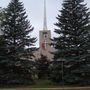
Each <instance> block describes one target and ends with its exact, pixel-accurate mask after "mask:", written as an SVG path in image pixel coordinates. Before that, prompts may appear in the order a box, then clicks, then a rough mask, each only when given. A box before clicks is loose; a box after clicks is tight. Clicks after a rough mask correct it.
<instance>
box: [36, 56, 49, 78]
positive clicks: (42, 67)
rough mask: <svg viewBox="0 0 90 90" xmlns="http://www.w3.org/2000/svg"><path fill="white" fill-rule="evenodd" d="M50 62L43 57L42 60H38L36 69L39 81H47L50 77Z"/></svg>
mask: <svg viewBox="0 0 90 90" xmlns="http://www.w3.org/2000/svg"><path fill="white" fill-rule="evenodd" d="M48 67H49V60H48V59H47V57H46V56H44V55H41V58H39V59H38V60H36V69H37V75H38V78H39V79H45V78H47V77H48Z"/></svg>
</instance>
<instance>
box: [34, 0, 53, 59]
mask: <svg viewBox="0 0 90 90" xmlns="http://www.w3.org/2000/svg"><path fill="white" fill-rule="evenodd" d="M50 39H51V31H50V30H48V28H47V17H46V0H44V23H43V30H41V31H39V50H38V51H36V52H35V58H36V59H38V58H40V56H41V55H44V56H46V57H47V58H48V59H49V60H52V58H53V55H52V54H51V53H50V52H52V51H53V47H51V46H50V44H51V40H50Z"/></svg>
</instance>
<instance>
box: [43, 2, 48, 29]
mask: <svg viewBox="0 0 90 90" xmlns="http://www.w3.org/2000/svg"><path fill="white" fill-rule="evenodd" d="M43 30H47V17H46V0H44V23H43Z"/></svg>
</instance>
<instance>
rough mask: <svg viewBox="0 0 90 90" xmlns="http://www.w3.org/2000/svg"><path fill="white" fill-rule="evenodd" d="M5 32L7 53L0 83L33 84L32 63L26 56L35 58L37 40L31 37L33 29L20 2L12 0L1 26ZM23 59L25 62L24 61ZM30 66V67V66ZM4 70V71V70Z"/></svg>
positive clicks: (4, 39)
mask: <svg viewBox="0 0 90 90" xmlns="http://www.w3.org/2000/svg"><path fill="white" fill-rule="evenodd" d="M1 29H2V31H3V36H2V37H3V43H1V44H0V45H1V46H4V48H5V50H6V51H4V50H3V49H2V50H1V47H0V50H1V51H2V52H5V53H4V54H3V55H4V57H5V59H4V60H2V61H0V63H3V64H2V66H1V67H0V71H2V73H1V75H0V82H1V83H2V84H5V85H6V84H31V83H32V82H33V77H32V74H33V71H32V66H33V65H32V63H31V61H29V60H27V59H26V57H25V55H29V57H30V58H32V56H33V51H34V50H35V49H36V48H33V46H34V43H35V42H36V38H34V37H31V32H32V31H33V27H32V26H31V25H30V22H29V20H28V19H27V15H26V11H25V9H24V5H23V3H22V2H20V1H19V0H11V2H10V3H9V5H8V7H7V8H6V9H5V12H4V19H3V21H2V24H1ZM23 58H24V59H25V60H23ZM28 64H29V65H28ZM2 68H3V69H2Z"/></svg>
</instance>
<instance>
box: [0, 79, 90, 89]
mask: <svg viewBox="0 0 90 90" xmlns="http://www.w3.org/2000/svg"><path fill="white" fill-rule="evenodd" d="M36 82H37V83H36V84H34V85H31V86H10V87H9V86H7V87H3V88H0V90H90V87H73V86H71V87H67V86H65V87H64V89H63V87H62V86H59V85H53V84H50V81H48V80H37V81H36Z"/></svg>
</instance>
